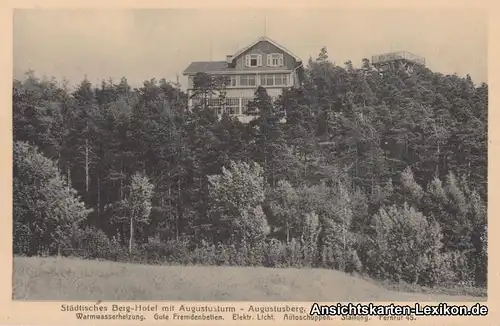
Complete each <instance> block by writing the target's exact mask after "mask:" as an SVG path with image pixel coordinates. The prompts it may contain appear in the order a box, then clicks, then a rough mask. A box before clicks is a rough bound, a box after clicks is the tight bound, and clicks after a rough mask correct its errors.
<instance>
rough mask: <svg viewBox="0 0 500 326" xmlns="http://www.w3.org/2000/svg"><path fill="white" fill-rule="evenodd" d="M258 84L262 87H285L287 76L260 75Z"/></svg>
mask: <svg viewBox="0 0 500 326" xmlns="http://www.w3.org/2000/svg"><path fill="white" fill-rule="evenodd" d="M260 84H261V85H262V86H287V85H288V75H286V74H274V75H261V76H260Z"/></svg>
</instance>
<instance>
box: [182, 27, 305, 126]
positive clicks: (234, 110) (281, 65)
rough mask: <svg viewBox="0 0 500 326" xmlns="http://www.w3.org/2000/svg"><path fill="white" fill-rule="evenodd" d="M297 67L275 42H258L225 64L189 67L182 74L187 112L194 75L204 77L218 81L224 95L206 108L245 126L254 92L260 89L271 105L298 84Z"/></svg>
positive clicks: (296, 61)
mask: <svg viewBox="0 0 500 326" xmlns="http://www.w3.org/2000/svg"><path fill="white" fill-rule="evenodd" d="M301 67H302V61H301V60H300V58H298V57H297V56H295V55H294V54H292V53H290V52H289V51H288V50H286V49H285V48H283V47H282V46H280V45H278V44H277V43H276V42H274V41H272V40H270V39H268V38H266V37H263V38H260V39H258V40H257V41H255V42H253V43H252V44H250V45H249V46H247V47H246V48H243V49H241V50H240V51H238V52H237V53H236V54H234V55H227V56H226V60H225V61H207V62H193V63H191V65H190V66H189V67H188V68H187V69H186V70H185V71H184V75H187V76H188V95H189V98H190V100H189V101H188V102H189V103H188V106H189V107H190V108H191V107H193V105H194V103H193V100H192V99H191V94H192V91H193V79H194V77H195V75H196V74H197V73H205V74H207V75H209V76H212V77H213V78H218V80H219V81H222V84H223V86H222V87H221V88H222V91H223V92H224V96H221V97H219V96H218V95H219V94H214V95H212V96H211V98H210V99H208V102H209V106H211V107H215V108H218V109H219V110H225V111H226V112H228V113H229V114H232V115H236V116H238V117H240V120H241V121H243V122H248V121H247V120H251V116H250V117H249V116H248V115H246V109H247V104H248V102H250V101H252V100H253V99H254V96H255V91H256V90H257V88H258V87H264V88H265V89H266V90H267V93H268V94H269V96H270V97H271V98H272V99H273V101H274V100H276V99H277V98H278V97H279V96H280V95H281V94H282V92H283V90H284V89H285V88H290V87H293V86H296V85H298V84H299V75H298V72H297V70H298V69H299V68H301ZM219 91H220V90H219Z"/></svg>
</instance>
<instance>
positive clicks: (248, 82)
mask: <svg viewBox="0 0 500 326" xmlns="http://www.w3.org/2000/svg"><path fill="white" fill-rule="evenodd" d="M255 85H256V83H255V76H254V75H243V76H240V86H255Z"/></svg>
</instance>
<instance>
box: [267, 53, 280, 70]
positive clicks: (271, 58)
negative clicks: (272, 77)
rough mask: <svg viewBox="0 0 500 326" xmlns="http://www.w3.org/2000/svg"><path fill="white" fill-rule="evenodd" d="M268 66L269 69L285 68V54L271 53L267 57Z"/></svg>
mask: <svg viewBox="0 0 500 326" xmlns="http://www.w3.org/2000/svg"><path fill="white" fill-rule="evenodd" d="M267 65H268V66H269V67H281V66H283V54H281V53H271V54H268V55H267Z"/></svg>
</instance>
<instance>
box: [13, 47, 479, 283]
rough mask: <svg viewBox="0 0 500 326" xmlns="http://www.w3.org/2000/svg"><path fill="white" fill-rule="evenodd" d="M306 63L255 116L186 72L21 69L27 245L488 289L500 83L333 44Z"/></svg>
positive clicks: (31, 251)
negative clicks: (394, 62) (339, 56)
mask: <svg viewBox="0 0 500 326" xmlns="http://www.w3.org/2000/svg"><path fill="white" fill-rule="evenodd" d="M305 66H306V67H305V69H304V70H305V73H304V82H303V84H302V85H301V86H300V87H295V88H291V89H287V90H285V91H284V92H283V95H282V96H280V97H279V98H278V100H276V101H275V102H274V103H273V102H272V101H271V98H270V97H269V95H268V94H267V92H266V90H265V89H264V88H261V87H259V88H258V89H257V90H256V92H255V97H254V100H253V102H251V103H249V107H248V109H249V112H253V114H255V119H254V120H253V121H252V122H250V123H248V124H243V123H241V122H239V120H238V119H237V118H236V117H233V116H229V115H227V114H224V115H222V116H221V117H220V116H218V115H217V113H216V110H213V109H212V108H208V107H206V101H201V102H200V104H199V105H197V106H196V107H195V108H194V109H193V110H187V101H188V98H187V94H186V92H184V91H183V90H182V89H181V85H180V84H179V82H178V81H176V82H172V81H167V80H165V79H161V80H156V79H151V80H148V81H145V82H144V83H143V85H142V86H141V87H140V88H132V87H131V86H130V85H129V83H128V82H127V79H126V78H122V79H121V80H120V81H115V80H111V79H109V80H103V81H102V83H101V84H100V85H92V84H91V82H89V80H87V79H86V78H85V79H84V80H83V81H81V83H79V85H77V86H76V87H74V88H72V87H70V85H69V83H68V82H67V81H66V80H60V81H58V80H56V79H55V78H48V77H37V76H36V74H35V72H33V71H28V72H27V73H26V75H25V77H24V79H22V80H21V79H19V80H17V79H14V81H13V98H12V99H13V142H14V143H13V254H14V255H15V256H72V257H80V258H83V259H104V260H113V261H127V262H136V263H141V264H182V265H193V264H197V265H230V266H265V267H274V268H287V267H293V268H325V269H335V270H340V271H344V272H347V273H357V274H359V275H366V276H368V277H370V278H372V279H376V280H388V281H391V282H406V283H409V284H416V285H421V286H429V287H434V286H441V287H448V286H449V287H454V286H459V285H466V286H473V287H478V288H485V287H486V285H487V213H486V207H487V121H488V113H487V112H488V85H487V84H486V83H482V84H481V85H476V84H475V83H474V82H473V81H472V79H471V77H470V76H469V75H466V76H465V77H460V76H458V75H456V74H455V75H445V74H441V73H438V72H433V71H431V70H429V69H428V68H426V67H418V68H417V69H416V70H415V71H414V72H413V73H410V74H409V73H406V72H404V71H400V70H394V71H386V72H384V73H380V72H378V71H377V70H375V69H374V68H373V67H372V66H371V64H370V62H369V60H367V59H364V60H363V61H362V65H361V66H360V67H359V68H355V67H354V65H353V63H352V62H351V61H348V62H345V63H343V64H340V65H339V64H335V63H334V62H333V60H331V59H330V58H329V55H328V51H327V49H326V48H322V49H321V51H320V52H319V54H318V56H317V57H316V58H314V59H313V58H310V59H309V61H308V62H307V64H306V65H305ZM205 77H206V76H202V75H200V76H198V78H197V79H196V81H195V93H197V94H198V95H200V94H201V95H202V97H204V98H208V97H211V96H214V95H213V94H217V92H216V91H217V88H218V87H219V86H218V84H217V83H216V82H213V81H212V80H211V79H210V78H205Z"/></svg>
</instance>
